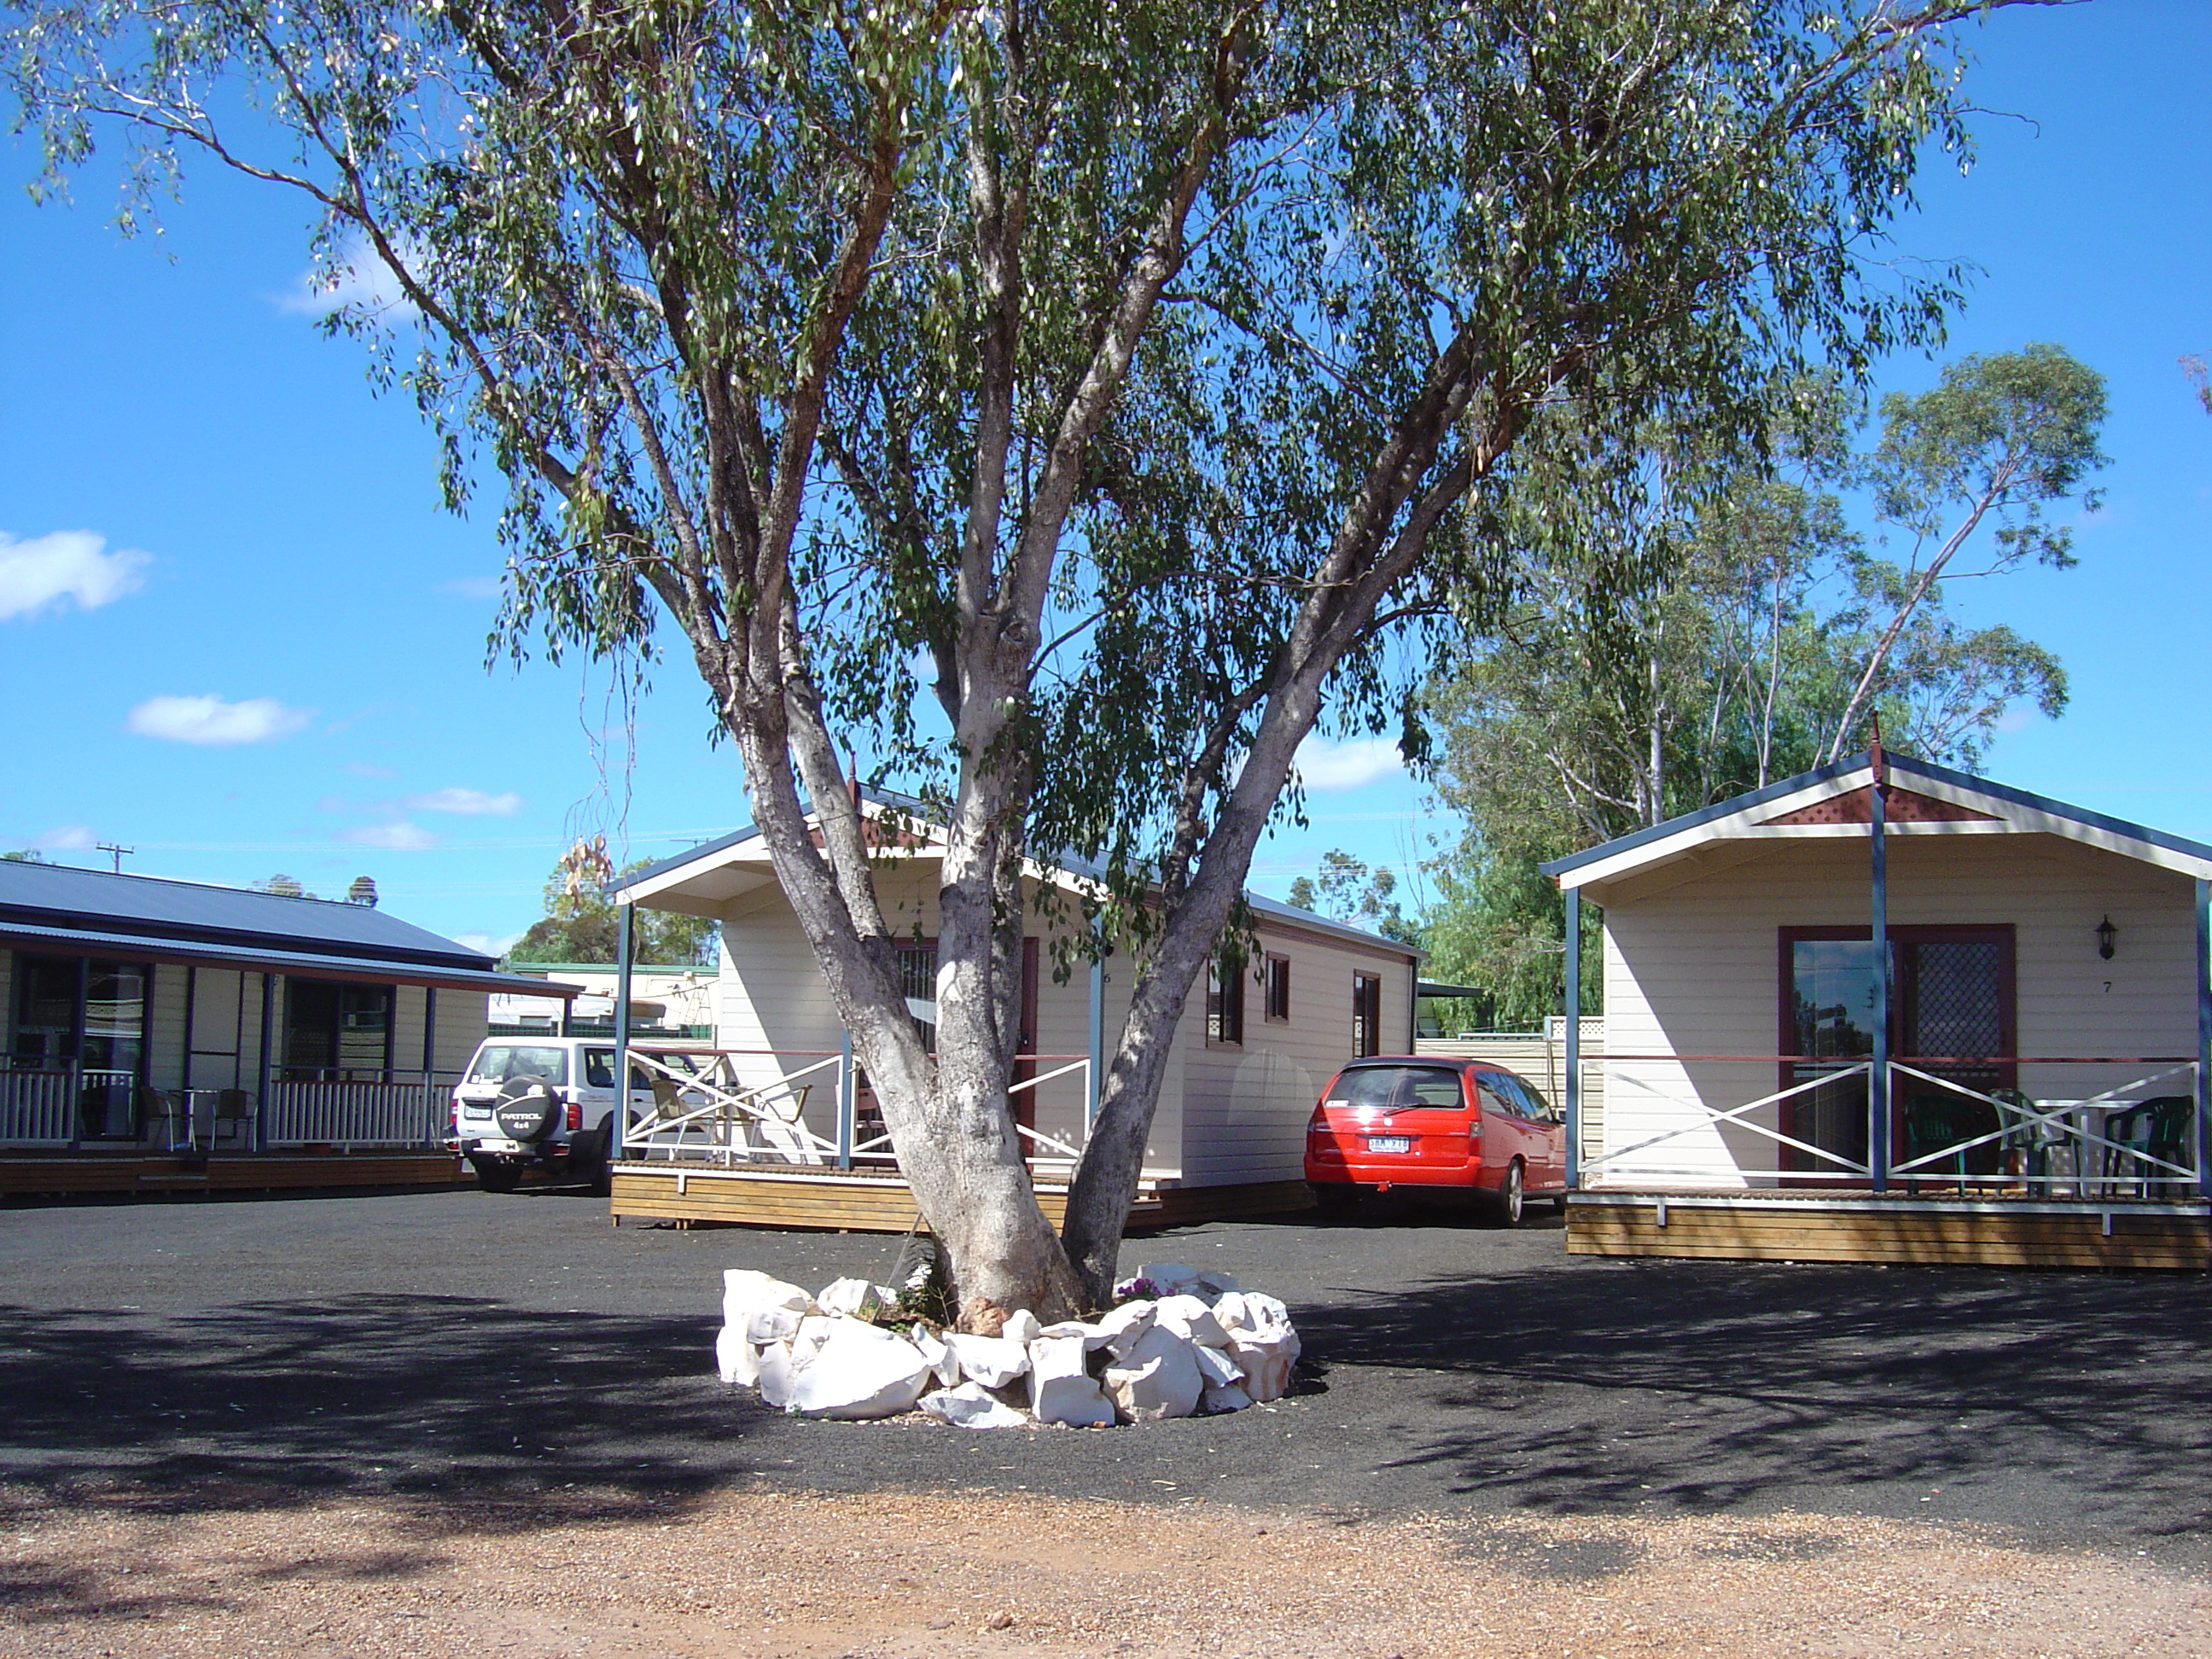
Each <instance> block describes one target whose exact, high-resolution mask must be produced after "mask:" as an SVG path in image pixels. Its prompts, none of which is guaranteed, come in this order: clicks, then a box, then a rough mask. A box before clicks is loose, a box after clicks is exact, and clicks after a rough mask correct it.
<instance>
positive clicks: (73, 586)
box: [0, 530, 152, 620]
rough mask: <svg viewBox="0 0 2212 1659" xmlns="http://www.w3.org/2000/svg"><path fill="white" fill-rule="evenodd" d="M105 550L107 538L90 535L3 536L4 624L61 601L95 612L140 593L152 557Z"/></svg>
mask: <svg viewBox="0 0 2212 1659" xmlns="http://www.w3.org/2000/svg"><path fill="white" fill-rule="evenodd" d="M106 547H107V541H106V538H105V537H101V536H95V535H94V534H93V533H92V532H90V531H89V530H57V531H55V532H53V534H52V535H51V536H33V538H31V539H30V540H28V541H27V542H19V541H17V540H16V539H15V538H14V537H13V536H10V535H9V534H8V533H7V532H5V531H0V620H5V619H6V618H8V617H27V616H31V615H33V613H34V612H37V611H43V610H44V609H46V607H47V606H48V605H55V604H58V602H60V601H61V600H63V599H75V600H76V603H77V608H78V609H79V610H82V611H97V610H98V609H99V608H100V606H101V605H107V604H110V603H112V601H114V600H116V599H121V598H122V597H123V596H124V595H125V593H133V592H137V590H138V589H139V588H140V587H141V586H143V585H144V582H143V578H142V577H141V576H140V575H139V574H138V573H139V572H140V571H142V570H143V569H144V568H146V566H147V565H148V564H149V563H151V562H152V559H151V557H150V556H149V555H147V554H144V553H140V552H137V551H135V550H131V549H130V548H118V550H116V551H114V552H112V553H110V552H108V551H106Z"/></svg>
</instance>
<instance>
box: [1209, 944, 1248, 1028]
mask: <svg viewBox="0 0 2212 1659" xmlns="http://www.w3.org/2000/svg"><path fill="white" fill-rule="evenodd" d="M1206 1041H1207V1042H1226V1043H1240V1042H1243V1041H1244V958H1243V955H1242V954H1240V953H1233V952H1231V951H1221V952H1219V953H1218V955H1216V956H1215V957H1214V958H1213V961H1212V963H1211V964H1210V965H1208V967H1207V968H1206Z"/></svg>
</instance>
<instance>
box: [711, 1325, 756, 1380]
mask: <svg viewBox="0 0 2212 1659" xmlns="http://www.w3.org/2000/svg"><path fill="white" fill-rule="evenodd" d="M714 1367H715V1369H716V1370H719V1371H720V1372H721V1374H722V1381H723V1382H725V1383H729V1384H731V1385H732V1387H738V1388H750V1387H751V1386H752V1385H753V1384H754V1383H756V1382H757V1381H759V1379H760V1350H759V1349H758V1348H756V1347H755V1346H753V1345H752V1344H751V1343H750V1342H748V1341H747V1340H745V1334H744V1331H743V1330H741V1329H740V1328H738V1327H737V1326H735V1325H725V1326H723V1327H722V1328H721V1330H720V1332H719V1333H718V1334H716V1336H715V1338H714Z"/></svg>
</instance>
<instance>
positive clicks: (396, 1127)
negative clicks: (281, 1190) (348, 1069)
mask: <svg viewBox="0 0 2212 1659" xmlns="http://www.w3.org/2000/svg"><path fill="white" fill-rule="evenodd" d="M452 1092H453V1091H452V1084H451V1082H450V1080H441V1079H440V1078H438V1077H436V1076H435V1075H431V1074H427V1073H421V1072H416V1073H400V1074H398V1075H397V1076H395V1077H393V1078H391V1079H383V1080H378V1081H373V1082H336V1081H334V1082H329V1083H322V1082H289V1081H285V1082H272V1083H270V1085H269V1113H268V1120H267V1129H266V1133H267V1137H268V1138H267V1140H266V1142H265V1144H266V1145H268V1146H437V1145H440V1144H441V1143H442V1142H443V1141H444V1140H445V1139H446V1133H447V1124H448V1119H449V1104H450V1097H451V1095H452Z"/></svg>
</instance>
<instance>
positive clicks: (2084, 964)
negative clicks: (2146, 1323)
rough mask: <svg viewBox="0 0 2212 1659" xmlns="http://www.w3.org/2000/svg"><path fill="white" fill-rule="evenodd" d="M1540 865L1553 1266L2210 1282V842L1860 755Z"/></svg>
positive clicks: (1923, 766)
mask: <svg viewBox="0 0 2212 1659" xmlns="http://www.w3.org/2000/svg"><path fill="white" fill-rule="evenodd" d="M1545 867H1546V871H1547V873H1548V874H1550V875H1551V876H1553V878H1555V879H1556V880H1557V881H1558V882H1559V884H1560V886H1561V888H1562V889H1563V890H1564V891H1565V895H1566V897H1567V900H1568V907H1569V910H1570V913H1571V915H1572V914H1575V913H1577V912H1578V910H1579V906H1580V903H1581V902H1582V900H1583V899H1584V898H1585V897H1587V898H1589V900H1591V901H1592V902H1595V903H1597V904H1598V905H1600V906H1601V907H1602V908H1603V912H1604V928H1603V940H1604V944H1603V949H1604V953H1605V954H1604V971H1603V983H1604V987H1605V1024H1604V1030H1605V1047H1604V1052H1603V1053H1602V1054H1580V1053H1578V1054H1577V1055H1575V1056H1574V1057H1573V1059H1572V1060H1571V1061H1570V1073H1571V1077H1572V1078H1573V1079H1574V1084H1573V1085H1572V1086H1571V1088H1570V1091H1569V1092H1570V1104H1571V1112H1572V1115H1573V1116H1574V1118H1575V1120H1576V1123H1575V1129H1574V1136H1575V1141H1576V1148H1577V1154H1578V1159H1577V1164H1578V1167H1577V1180H1576V1184H1577V1188H1579V1191H1578V1192H1577V1194H1576V1196H1575V1198H1574V1200H1572V1202H1571V1206H1570V1243H1571V1248H1574V1249H1586V1250H1591V1251H1595V1252H1600V1253H1616V1254H1649V1255H1747V1256H1756V1255H1775V1256H1783V1257H1787V1258H1790V1259H1805V1258H1817V1257H1820V1256H1821V1255H1829V1254H1837V1255H1843V1256H1844V1257H1847V1258H1850V1259H1878V1260H1900V1261H1912V1260H1944V1261H1952V1260H1956V1261H2027V1262H2041V1263H2048V1264H2059V1263H2064V1262H2092V1261H2095V1262H2106V1263H2123V1264H2124V1263H2127V1262H2135V1263H2140V1264H2148V1265H2169V1266H2191V1267H2203V1266H2208V1265H2212V1250H2208V1245H2207V1222H2206V1217H2207V1205H2206V1198H2207V1195H2208V1191H2212V1188H2208V1185H2207V1176H2206V1172H2207V1170H2208V1159H2207V1156H2206V1145H2207V1136H2208V1133H2212V1127H2208V1126H2212V1111H2208V1104H2207V1079H2208V1073H2212V1066H2208V1053H2207V1048H2208V1044H2212V994H2208V951H2212V944H2209V943H2208V929H2207V894H2208V882H2212V847H2207V846H2204V845H2203V844H2202V843H2199V842H2192V841H2189V840H2186V839H2185V838H2182V837H2180V836H2172V835H2168V834H2166V833H2165V832H2162V831H2160V830H2156V829H2149V828H2147V827H2145V826H2143V825H2141V824H2135V823H2126V822H2124V821H2122V820H2119V819H2117V818H2113V817H2108V816H2106V815H2105V814H2102V813H2098V812H2094V811H2088V810H2087V809H2085V808H2081V807H2077V806H2073V805H2068V804H2067V803H2064V802H2061V801H2057V800H2052V799H2047V798H2045V797H2043V796H2039V795H2036V794H2033V793H2029V792H2027V791H2025V790H2021V789H2016V788H2014V787H2010V786H2008V785H2005V784H2001V783H1998V782H1996V781H1992V780H1990V779H1987V778H1982V777H1977V776H1973V775H1969V774H1966V773H1964V772H1960V771H1957V770H1954V769H1951V768H1948V767H1943V766H1939V765H1936V764H1933V763H1929V762H1926V761H1922V760H1917V759H1913V758H1911V757H1906V756H1902V755H1895V754H1889V755H1885V754H1883V753H1882V752H1881V750H1870V751H1869V752H1867V753H1863V754H1860V755H1857V756H1855V757H1851V758H1850V759H1847V760H1844V761H1840V762H1838V763H1835V764H1833V765H1831V766H1827V767H1824V768H1821V769H1819V770H1817V771H1814V772H1808V773H1806V774H1804V775H1801V776H1798V777H1794V778H1790V779H1786V780H1784V781H1781V782H1779V783H1776V784H1774V785H1771V786H1770V787H1767V788H1765V789H1762V790H1759V791H1755V792H1753V793H1748V794H1745V795H1741V796H1739V797H1737V798H1735V799H1732V800H1728V801H1723V802H1722V803H1720V804H1719V805H1716V806H1713V807H1711V808H1708V809H1706V810H1705V811H1701V812H1696V813H1692V814H1689V815H1687V816H1686V817H1680V818H1676V819H1674V820H1672V821H1671V822H1668V823H1662V824H1659V825H1657V826H1655V827H1654V828H1651V829H1645V830H1643V831H1640V832H1638V833H1637V834H1635V835H1632V836H1623V837H1621V838H1620V839H1618V840H1615V841H1612V842H1606V843H1605V844H1603V845H1601V846H1598V847H1595V848H1590V849H1589V850H1588V851H1586V852H1583V853H1579V854H1575V855H1573V856H1572V857H1570V858H1565V859H1561V860H1557V861H1555V862H1553V863H1552V864H1550V865H1547V866H1545ZM1577 933H1578V929H1577V927H1572V926H1571V927H1570V929H1569V938H1570V939H1576V938H1577ZM1576 980H1577V975H1575V974H1574V973H1573V972H1572V971H1571V972H1570V973H1569V975H1568V983H1569V985H1570V986H1571V987H1572V986H1574V985H1575V983H1576ZM1573 1012H1578V1011H1575V1010H1571V1014H1572V1013H1573ZM1576 1029H1577V1026H1576V1022H1575V1020H1574V1019H1573V1018H1570V1019H1569V1021H1568V1030H1570V1031H1572V1030H1576ZM1594 1071H1601V1073H1602V1076H1603V1079H1604V1085H1605V1101H1606V1104H1605V1109H1604V1113H1603V1115H1602V1118H1601V1120H1597V1119H1593V1118H1592V1117H1591V1116H1590V1115H1589V1114H1586V1113H1584V1112H1583V1110H1582V1104H1583V1097H1584V1096H1585V1094H1586V1092H1587V1091H1586V1090H1585V1089H1584V1088H1583V1086H1582V1085H1583V1080H1584V1079H1587V1078H1588V1077H1589V1075H1590V1074H1591V1073H1593V1072H1594Z"/></svg>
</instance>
